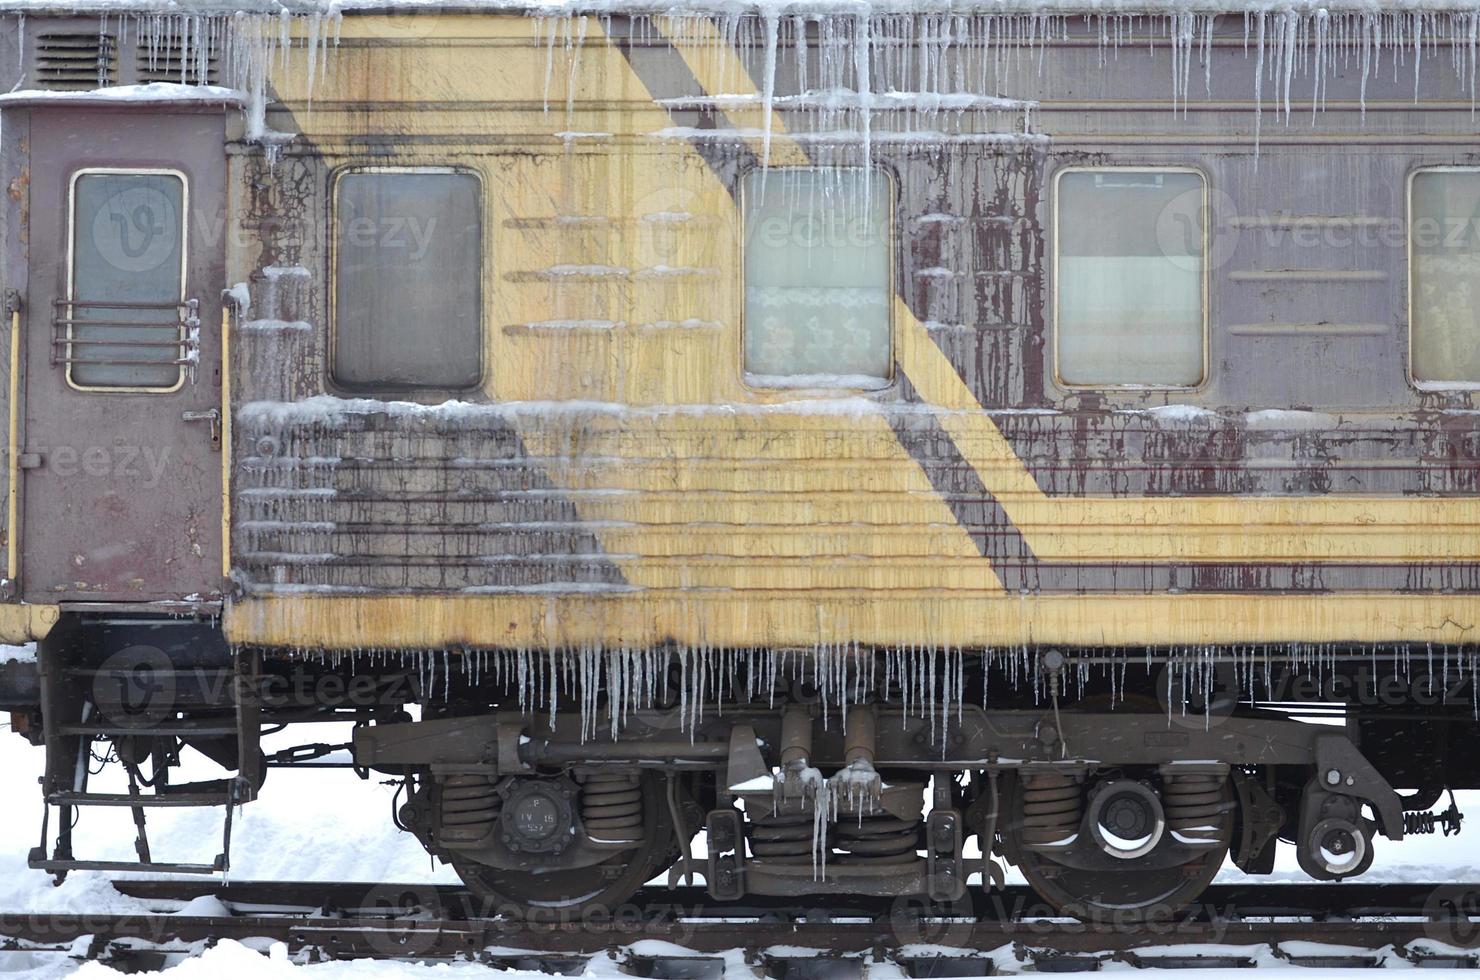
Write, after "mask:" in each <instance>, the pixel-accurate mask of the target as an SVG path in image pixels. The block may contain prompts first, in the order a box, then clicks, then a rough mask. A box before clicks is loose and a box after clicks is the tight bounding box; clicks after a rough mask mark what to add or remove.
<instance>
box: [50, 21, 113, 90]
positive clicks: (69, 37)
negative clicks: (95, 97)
mask: <svg viewBox="0 0 1480 980" xmlns="http://www.w3.org/2000/svg"><path fill="white" fill-rule="evenodd" d="M36 81H37V85H38V87H40V88H45V89H58V90H62V91H74V92H75V91H86V90H88V89H94V88H102V87H104V86H106V85H114V84H116V83H117V81H118V46H117V44H116V43H115V42H114V39H113V36H112V35H110V34H100V33H98V32H97V31H55V32H52V33H48V34H42V35H41V36H40V37H39V38H37V39H36Z"/></svg>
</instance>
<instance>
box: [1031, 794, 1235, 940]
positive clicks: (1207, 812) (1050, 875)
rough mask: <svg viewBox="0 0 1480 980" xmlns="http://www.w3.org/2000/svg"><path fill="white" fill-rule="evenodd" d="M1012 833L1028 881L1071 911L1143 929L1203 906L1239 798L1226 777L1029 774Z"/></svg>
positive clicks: (1052, 901)
mask: <svg viewBox="0 0 1480 980" xmlns="http://www.w3.org/2000/svg"><path fill="white" fill-rule="evenodd" d="M1014 795H1015V797H1016V800H1015V808H1016V811H1017V816H1016V819H1013V820H1011V821H1009V825H1008V826H1007V827H1006V828H1005V829H1004V837H1005V838H1006V840H1005V844H1006V845H1007V851H1008V853H1009V855H1011V856H1012V857H1013V859H1014V860H1015V862H1016V864H1017V866H1018V869H1019V870H1020V871H1021V872H1022V873H1023V877H1024V878H1026V879H1027V881H1028V884H1029V885H1030V886H1031V887H1032V888H1033V890H1034V891H1035V892H1037V893H1038V895H1039V896H1040V897H1041V898H1043V899H1044V900H1045V901H1046V902H1048V903H1049V904H1050V905H1052V906H1053V907H1054V908H1055V909H1056V910H1058V911H1059V912H1062V913H1064V914H1065V915H1072V916H1074V917H1075V918H1077V919H1081V920H1085V921H1093V922H1102V923H1110V924H1125V925H1136V924H1139V923H1144V922H1154V921H1158V920H1165V919H1169V918H1171V917H1172V916H1174V915H1176V914H1177V913H1178V912H1180V911H1181V910H1183V909H1185V908H1187V907H1188V906H1189V905H1191V904H1192V903H1193V902H1195V901H1197V898H1198V896H1199V895H1201V894H1202V893H1203V891H1204V890H1206V889H1207V887H1208V885H1209V884H1210V883H1211V882H1212V880H1213V877H1214V876H1215V875H1216V874H1217V873H1218V869H1219V868H1220V867H1222V865H1223V861H1224V859H1225V858H1226V857H1227V855H1228V848H1229V843H1230V841H1231V839H1232V836H1233V834H1232V827H1233V807H1234V803H1233V792H1232V787H1231V786H1230V784H1229V782H1228V780H1227V778H1225V777H1212V776H1193V777H1181V781H1180V782H1173V781H1168V782H1166V783H1165V784H1164V785H1162V786H1161V787H1159V791H1158V788H1153V785H1152V784H1150V783H1149V782H1143V781H1137V780H1132V779H1126V778H1118V777H1117V778H1113V779H1103V780H1100V781H1099V782H1098V783H1094V784H1092V785H1091V786H1089V787H1088V788H1085V787H1081V786H1079V785H1077V784H1073V783H1072V781H1070V780H1067V779H1064V778H1062V777H1056V776H1053V777H1032V776H1030V777H1027V778H1026V779H1025V780H1024V781H1023V783H1022V785H1021V786H1020V787H1019V789H1018V790H1017V792H1016V793H1015V794H1014Z"/></svg>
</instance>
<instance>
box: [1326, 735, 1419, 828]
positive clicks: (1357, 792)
mask: <svg viewBox="0 0 1480 980" xmlns="http://www.w3.org/2000/svg"><path fill="white" fill-rule="evenodd" d="M1315 757H1316V781H1317V782H1318V783H1319V784H1320V786H1321V788H1322V789H1324V790H1326V791H1327V792H1328V793H1341V794H1343V795H1346V796H1355V797H1357V798H1358V799H1362V800H1366V801H1367V802H1368V803H1371V804H1372V809H1373V812H1375V813H1376V814H1377V824H1378V826H1379V827H1380V828H1381V829H1382V836H1384V837H1386V838H1387V839H1388V840H1402V839H1403V798H1402V797H1400V796H1399V795H1398V794H1397V792H1396V791H1395V790H1394V789H1393V788H1392V786H1390V785H1388V781H1387V780H1386V779H1383V778H1382V774H1381V773H1379V772H1378V771H1377V770H1376V769H1374V768H1372V763H1370V762H1368V761H1367V757H1366V756H1364V755H1363V754H1362V753H1361V750H1359V749H1358V748H1357V747H1356V746H1355V745H1353V744H1352V742H1351V739H1349V738H1347V737H1346V736H1345V735H1319V736H1317V737H1316V744H1315Z"/></svg>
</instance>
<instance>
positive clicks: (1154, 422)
mask: <svg viewBox="0 0 1480 980" xmlns="http://www.w3.org/2000/svg"><path fill="white" fill-rule="evenodd" d="M232 6H233V7H234V5H232ZM1220 6H1222V5H1220ZM0 14H3V15H4V16H5V17H6V18H7V19H5V20H4V21H3V23H4V33H3V36H0V89H3V90H6V91H8V92H9V94H6V95H3V96H0V124H3V128H0V158H3V167H4V179H5V188H6V199H5V202H4V208H3V236H4V252H3V255H4V260H3V261H4V266H3V281H4V285H5V287H6V293H5V297H6V300H5V302H6V308H7V312H8V328H9V347H8V357H7V358H5V359H4V363H5V365H6V369H5V371H6V375H5V378H4V383H3V384H0V392H4V393H5V395H6V399H7V401H6V405H5V414H6V416H7V417H8V428H7V430H6V434H5V436H4V441H5V453H4V459H5V464H6V473H5V476H6V480H5V484H4V488H5V492H6V506H5V508H4V515H5V537H4V545H5V561H6V574H5V578H4V580H3V583H0V589H3V597H4V602H3V604H0V635H3V638H4V639H5V640H6V641H7V642H11V643H24V642H28V641H32V640H35V641H38V659H37V667H36V669H35V671H34V672H31V673H28V672H27V670H26V668H25V666H24V665H21V664H11V665H9V666H8V667H7V668H6V671H5V673H4V675H3V676H4V681H5V683H4V685H3V687H4V690H3V700H4V701H5V702H6V707H8V708H9V709H11V710H13V711H14V716H13V717H14V723H13V727H14V728H15V729H16V730H17V731H19V732H22V733H23V734H25V735H27V736H28V737H29V738H30V739H31V740H32V741H33V742H35V743H37V744H39V745H44V746H45V752H46V775H45V779H44V781H43V794H44V805H45V806H46V808H47V814H48V823H47V829H46V830H45V831H44V832H43V837H44V839H43V840H42V841H41V842H40V844H39V846H38V847H36V849H35V850H33V851H32V854H31V862H32V864H33V866H35V867H39V868H44V869H47V870H49V871H53V872H56V873H58V874H65V873H67V872H68V871H70V870H73V869H79V868H102V869H110V868H115V867H143V868H153V869H167V870H197V871H206V872H209V871H220V870H224V869H225V868H226V866H227V864H228V860H227V853H228V850H227V848H226V847H223V849H222V856H221V857H220V858H218V859H217V861H216V862H215V863H214V864H207V865H198V866H197V865H183V864H180V863H178V862H173V861H171V860H169V859H167V857H166V856H165V855H164V854H163V852H162V851H161V852H160V853H155V852H156V851H157V850H158V846H157V845H158V843H159V842H157V841H156V842H155V844H156V847H155V848H154V849H151V847H150V844H149V841H148V839H147V832H146V831H145V828H146V826H147V824H146V821H145V819H144V818H145V815H146V813H147V812H149V808H151V807H155V806H186V805H195V806H222V807H226V808H227V810H226V812H229V808H230V805H233V804H239V803H244V802H248V801H250V800H252V799H253V798H254V797H256V796H257V795H258V793H259V791H260V790H262V787H263V781H264V777H265V776H266V774H267V772H268V771H269V770H270V769H271V768H273V767H277V766H283V765H291V764H295V763H296V762H299V761H301V760H302V759H304V758H306V757H308V756H309V755H311V754H312V752H311V751H302V752H294V751H291V750H289V751H282V752H279V751H274V752H264V750H263V749H262V741H261V734H262V732H263V731H264V730H271V731H277V730H278V729H279V728H280V726H286V725H294V726H298V725H300V724H306V723H310V722H331V721H337V722H353V723H354V734H353V742H352V752H353V761H354V765H355V767H356V768H357V769H359V770H360V771H361V772H362V773H366V774H368V773H369V772H374V773H377V774H381V776H382V777H386V776H389V777H390V778H394V779H396V780H399V781H400V782H401V788H402V792H401V794H400V796H399V798H398V805H397V811H396V813H395V815H394V816H395V819H396V820H397V822H398V824H399V825H400V826H402V827H403V829H405V830H406V831H408V832H409V833H412V834H414V835H415V836H416V838H417V839H418V840H419V841H420V842H421V843H422V844H424V845H425V846H426V848H427V849H428V850H429V851H430V852H431V853H432V854H433V855H435V856H436V857H437V858H438V859H440V860H442V861H445V862H448V863H450V864H451V865H452V866H453V867H454V868H456V869H457V871H458V872H459V873H460V874H461V875H462V876H463V877H464V879H465V880H466V881H467V882H468V884H469V885H470V886H472V887H473V888H474V890H475V891H476V892H477V893H479V894H480V895H482V896H483V897H485V898H487V899H489V900H491V901H494V902H496V903H497V904H498V907H499V908H501V909H509V910H513V911H516V912H521V913H523V912H528V911H530V910H532V909H546V910H548V909H552V908H553V909H566V910H577V911H580V912H581V913H582V914H588V913H590V912H591V911H592V910H593V909H602V908H605V909H610V908H612V907H614V906H615V905H616V904H617V903H620V902H621V901H623V900H625V899H626V898H627V897H629V896H630V895H631V894H632V893H633V892H634V891H635V889H636V888H637V887H638V886H640V885H642V884H643V883H644V882H646V881H648V880H649V879H651V878H653V877H654V876H655V875H660V874H662V873H664V872H669V871H671V874H672V875H674V876H675V877H677V876H683V875H687V876H689V877H691V878H692V879H694V880H702V881H703V882H704V884H705V885H706V886H707V888H708V889H709V891H710V892H711V894H712V895H713V896H714V897H715V898H717V899H733V898H739V897H741V896H744V895H746V894H781V895H790V894H830V893H843V892H846V893H851V894H859V893H867V894H875V895H886V896H887V895H899V896H912V897H920V898H923V899H925V900H929V901H939V902H945V901H951V900H954V899H957V898H960V897H961V896H963V895H964V894H966V893H967V892H968V891H969V890H972V889H978V888H984V887H991V886H992V884H993V883H994V882H998V881H1000V880H1001V874H1002V869H1003V866H1004V865H1005V864H1013V865H1016V866H1017V867H1018V868H1019V869H1020V870H1021V871H1022V873H1023V874H1024V875H1026V877H1027V879H1028V880H1029V882H1030V883H1031V884H1032V885H1033V886H1034V887H1035V888H1036V889H1037V890H1038V891H1039V893H1040V894H1041V895H1042V896H1043V897H1044V898H1045V899H1046V900H1047V901H1049V902H1050V903H1052V904H1053V905H1054V906H1055V907H1057V908H1060V909H1063V910H1065V911H1068V912H1071V913H1073V914H1076V915H1081V916H1084V917H1087V918H1123V919H1125V920H1127V921H1139V920H1142V919H1145V918H1148V917H1153V916H1156V915H1163V914H1170V913H1171V912H1172V911H1175V910H1176V909H1177V908H1179V907H1181V906H1183V905H1185V904H1187V903H1188V902H1190V901H1192V900H1193V899H1195V898H1196V896H1197V895H1198V894H1199V893H1200V891H1201V890H1202V889H1203V887H1204V886H1205V885H1206V884H1207V882H1208V881H1209V880H1210V879H1211V877H1212V876H1213V874H1214V873H1215V872H1216V871H1217V870H1218V869H1219V868H1220V867H1221V866H1222V865H1223V864H1224V862H1225V861H1227V860H1231V861H1232V862H1233V863H1234V864H1235V865H1237V867H1238V868H1240V869H1242V870H1243V871H1245V872H1247V873H1250V874H1260V873H1268V872H1269V871H1270V870H1271V869H1272V868H1273V867H1274V862H1275V854H1276V850H1277V848H1278V847H1281V846H1285V847H1289V848H1292V849H1293V853H1294V854H1295V856H1296V858H1297V860H1298V862H1299V865H1300V866H1301V868H1303V869H1304V871H1305V872H1307V873H1308V874H1309V875H1311V876H1313V877H1315V878H1318V879H1340V878H1345V877H1349V876H1352V875H1357V874H1360V873H1361V872H1362V871H1363V870H1365V869H1366V868H1367V867H1368V865H1369V864H1370V863H1371V861H1372V857H1373V853H1374V850H1375V849H1376V848H1377V847H1379V846H1387V845H1386V844H1379V841H1378V838H1386V839H1388V840H1393V841H1396V840H1400V839H1402V838H1403V837H1404V835H1405V831H1407V832H1410V833H1411V832H1414V831H1432V830H1434V829H1436V828H1443V829H1444V830H1445V832H1452V831H1455V830H1458V828H1459V824H1460V816H1461V815H1460V814H1459V812H1458V809H1457V807H1455V806H1453V805H1452V801H1453V797H1452V795H1451V796H1450V797H1448V798H1447V802H1450V803H1451V806H1450V808H1449V809H1448V810H1445V811H1440V812H1437V813H1436V812H1434V808H1435V807H1436V805H1440V803H1441V801H1443V800H1445V797H1444V793H1445V791H1446V790H1453V789H1460V788H1472V787H1477V786H1480V769H1477V767H1476V763H1475V753H1474V752H1473V751H1472V750H1471V749H1472V743H1473V740H1474V738H1475V736H1476V734H1477V733H1476V728H1477V722H1476V694H1475V686H1474V683H1475V677H1474V674H1475V669H1476V655H1475V642H1476V635H1477V625H1476V623H1477V617H1480V602H1477V597H1476V596H1477V590H1480V537H1477V524H1480V498H1477V478H1480V470H1477V464H1476V457H1477V448H1480V427H1477V418H1480V415H1477V412H1480V403H1477V401H1476V395H1475V393H1476V391H1477V390H1480V294H1477V293H1476V286H1475V283H1476V281H1477V275H1476V273H1477V272H1480V148H1477V145H1476V138H1475V78H1476V69H1477V57H1476V45H1475V41H1474V38H1475V36H1476V24H1477V14H1476V13H1475V12H1473V11H1471V10H1469V9H1468V8H1459V7H1457V8H1455V9H1454V10H1452V11H1449V10H1441V9H1435V8H1432V7H1430V6H1427V5H1426V6H1425V7H1424V8H1423V10H1422V11H1419V10H1418V9H1417V8H1415V9H1413V10H1411V11H1410V10H1408V9H1396V10H1392V11H1389V12H1386V13H1375V12H1373V11H1371V10H1369V9H1367V8H1366V7H1359V6H1353V7H1351V8H1349V9H1348V8H1343V7H1342V6H1341V5H1339V4H1338V5H1336V6H1333V7H1328V8H1321V9H1317V8H1313V7H1305V6H1299V7H1296V8H1290V9H1283V10H1274V11H1270V10H1268V9H1266V8H1263V7H1251V8H1250V10H1249V11H1248V12H1246V13H1240V12H1237V11H1235V12H1231V13H1230V12H1227V11H1224V12H1221V13H1219V12H1213V11H1207V12H1200V11H1198V10H1197V9H1195V8H1188V7H1185V6H1183V5H1180V4H1179V5H1175V6H1173V5H1169V4H1161V3H1158V2H1156V0H1145V3H1144V4H1142V5H1139V6H1137V7H1136V8H1135V9H1130V8H1126V9H1125V10H1123V11H1121V10H1117V11H1116V12H1109V13H1107V12H1096V11H1095V10H1093V9H1086V8H1080V7H1076V6H1074V5H1073V4H1068V3H1053V4H1043V5H1029V4H1026V3H1002V4H991V3H979V4H954V5H951V6H949V7H940V8H939V9H936V8H932V7H929V6H926V7H920V6H918V5H917V6H914V7H903V6H902V7H899V8H892V7H888V6H886V5H883V4H880V5H877V6H875V7H869V6H868V5H862V6H858V7H856V8H851V7H850V8H849V10H847V11H841V12H840V11H838V10H835V9H833V8H832V7H830V6H821V7H815V8H814V7H810V6H808V5H807V4H805V3H795V4H790V3H789V4H771V3H764V4H761V5H759V6H757V7H754V8H748V9H744V10H740V9H737V8H735V7H734V6H733V5H729V4H726V5H716V6H714V7H713V8H706V7H704V6H703V5H702V4H699V5H685V6H684V7H683V8H682V9H679V10H667V9H666V8H656V9H655V8H649V7H643V6H639V5H637V4H627V3H617V4H602V5H600V6H599V8H592V9H586V10H583V9H581V8H580V7H578V6H573V7H536V8H530V9H523V8H519V7H517V6H511V5H505V4H493V3H488V4H479V3H472V4H469V3H456V4H452V3H449V4H447V5H446V6H445V7H439V6H436V5H419V6H416V7H413V8H402V7H400V6H398V5H396V4H391V3H386V4H378V3H375V2H373V0H365V2H360V0H353V2H349V0H347V2H344V3H340V4H336V5H333V6H329V5H322V4H312V3H308V2H304V3H300V4H296V5H295V4H286V5H285V6H282V7H279V6H277V5H262V6H259V7H257V8H253V9H249V10H246V11H236V10H234V9H232V10H228V9H226V8H224V7H223V8H222V9H221V10H219V11H215V10H212V9H209V8H205V9H197V10H196V11H195V12H193V13H189V14H181V13H179V12H178V11H177V10H176V9H175V7H174V5H164V4H159V5H157V6H156V5H151V3H150V2H149V0H140V2H139V3H137V4H134V5H132V6H130V5H120V4H118V3H109V4H106V5H105V4H99V5H98V8H97V9H96V10H92V9H89V8H88V5H87V4H85V3H84V4H80V5H68V6H66V7H65V8H63V7H62V6H61V5H56V6H55V7H50V8H48V7H47V6H46V5H44V4H43V5H37V4H24V5H20V4H4V3H0ZM12 49H13V50H12ZM7 52H10V53H9V54H7ZM294 730H299V729H298V728H296V727H295V729H294ZM306 730H307V731H312V729H306ZM305 738H306V739H308V740H310V741H311V740H312V739H313V736H311V735H309V736H305ZM105 749H106V750H108V751H110V752H111V758H114V759H116V762H117V767H118V769H119V770H121V775H120V776H119V779H123V780H126V782H127V785H128V788H129V792H127V793H123V792H103V791H102V790H101V789H97V788H90V785H89V776H88V760H89V758H90V756H91V755H92V754H93V753H102V752H103V751H104V750H105ZM187 750H190V751H191V752H192V753H195V754H199V755H203V756H205V757H206V758H207V759H209V760H211V761H213V762H214V763H216V764H219V765H220V766H221V767H222V769H223V771H224V775H223V776H222V777H221V778H219V779H212V780H207V781H196V782H183V783H182V782H171V780H170V773H171V771H172V770H173V768H174V767H175V765H176V764H177V763H179V762H180V761H181V760H182V758H186V757H188V756H186V755H184V753H186V752H187ZM128 811H132V814H131V815H130V814H128ZM130 817H132V819H134V820H135V822H136V823H137V825H138V827H139V828H140V833H139V844H138V848H137V850H138V854H137V858H138V860H137V861H129V862H123V861H118V860H116V859H115V858H103V859H100V858H98V857H97V856H96V855H91V856H90V855H89V854H87V853H84V852H83V848H82V843H83V841H84V840H85V837H84V836H83V835H82V834H81V833H80V831H78V830H76V829H75V828H76V827H82V828H86V827H87V826H88V825H89V823H90V822H92V821H97V820H106V819H109V818H121V819H130ZM229 826H230V824H229V821H227V822H226V827H227V831H226V837H227V840H226V843H227V844H229ZM325 832H329V831H327V830H326V831H325ZM701 832H702V833H704V834H706V835H707V856H705V857H702V858H699V857H695V851H694V848H693V847H692V841H693V840H694V839H695V838H696V837H697V835H699V834H700V833H701ZM74 841H76V842H77V844H78V847H76V848H74V846H73V845H74ZM1280 842H1285V843H1284V844H1281V843H1280Z"/></svg>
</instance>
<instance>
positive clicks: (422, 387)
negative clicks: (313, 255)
mask: <svg viewBox="0 0 1480 980" xmlns="http://www.w3.org/2000/svg"><path fill="white" fill-rule="evenodd" d="M356 174H456V175H459V176H469V177H472V178H473V179H474V180H475V181H477V184H478V227H479V235H478V263H477V273H478V277H477V278H478V310H477V318H476V319H477V324H478V376H477V377H476V378H475V379H474V380H473V381H472V382H470V383H469V384H466V385H459V386H448V385H441V384H394V383H390V382H385V381H380V382H373V383H368V384H353V383H347V382H344V381H341V380H340V379H339V378H338V376H337V375H336V374H335V372H334V366H335V362H336V360H337V359H338V347H339V237H340V236H339V221H340V218H341V214H340V207H339V182H340V181H341V180H343V179H344V178H345V177H348V176H354V175H356ZM485 191H486V188H485V185H484V180H483V173H482V171H480V170H478V169H477V168H476V167H471V166H466V165H464V164H456V163H447V164H404V165H403V164H373V163H349V164H343V165H341V166H338V167H335V168H334V170H333V171H332V172H331V173H330V174H329V225H328V227H329V242H328V246H329V247H328V248H327V249H326V250H325V251H326V252H327V253H328V256H327V257H328V264H329V274H328V277H327V279H328V286H329V297H328V299H329V324H328V331H327V332H328V338H327V339H328V343H327V344H326V345H325V346H326V347H327V350H326V354H327V356H326V357H325V363H324V374H325V376H326V378H327V381H328V385H329V388H330V389H331V390H335V391H342V392H347V393H351V394H355V395H359V396H369V397H374V396H377V395H380V396H387V397H392V398H393V397H394V396H397V395H425V394H428V393H430V394H439V393H447V394H466V393H469V392H476V391H481V390H483V389H484V388H486V387H487V384H488V322H487V299H488V296H487V292H488V290H487V286H488V283H487V265H486V263H487V258H488V253H489V248H488V220H487V219H488V215H487V213H486V208H487V195H486V193H485Z"/></svg>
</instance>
